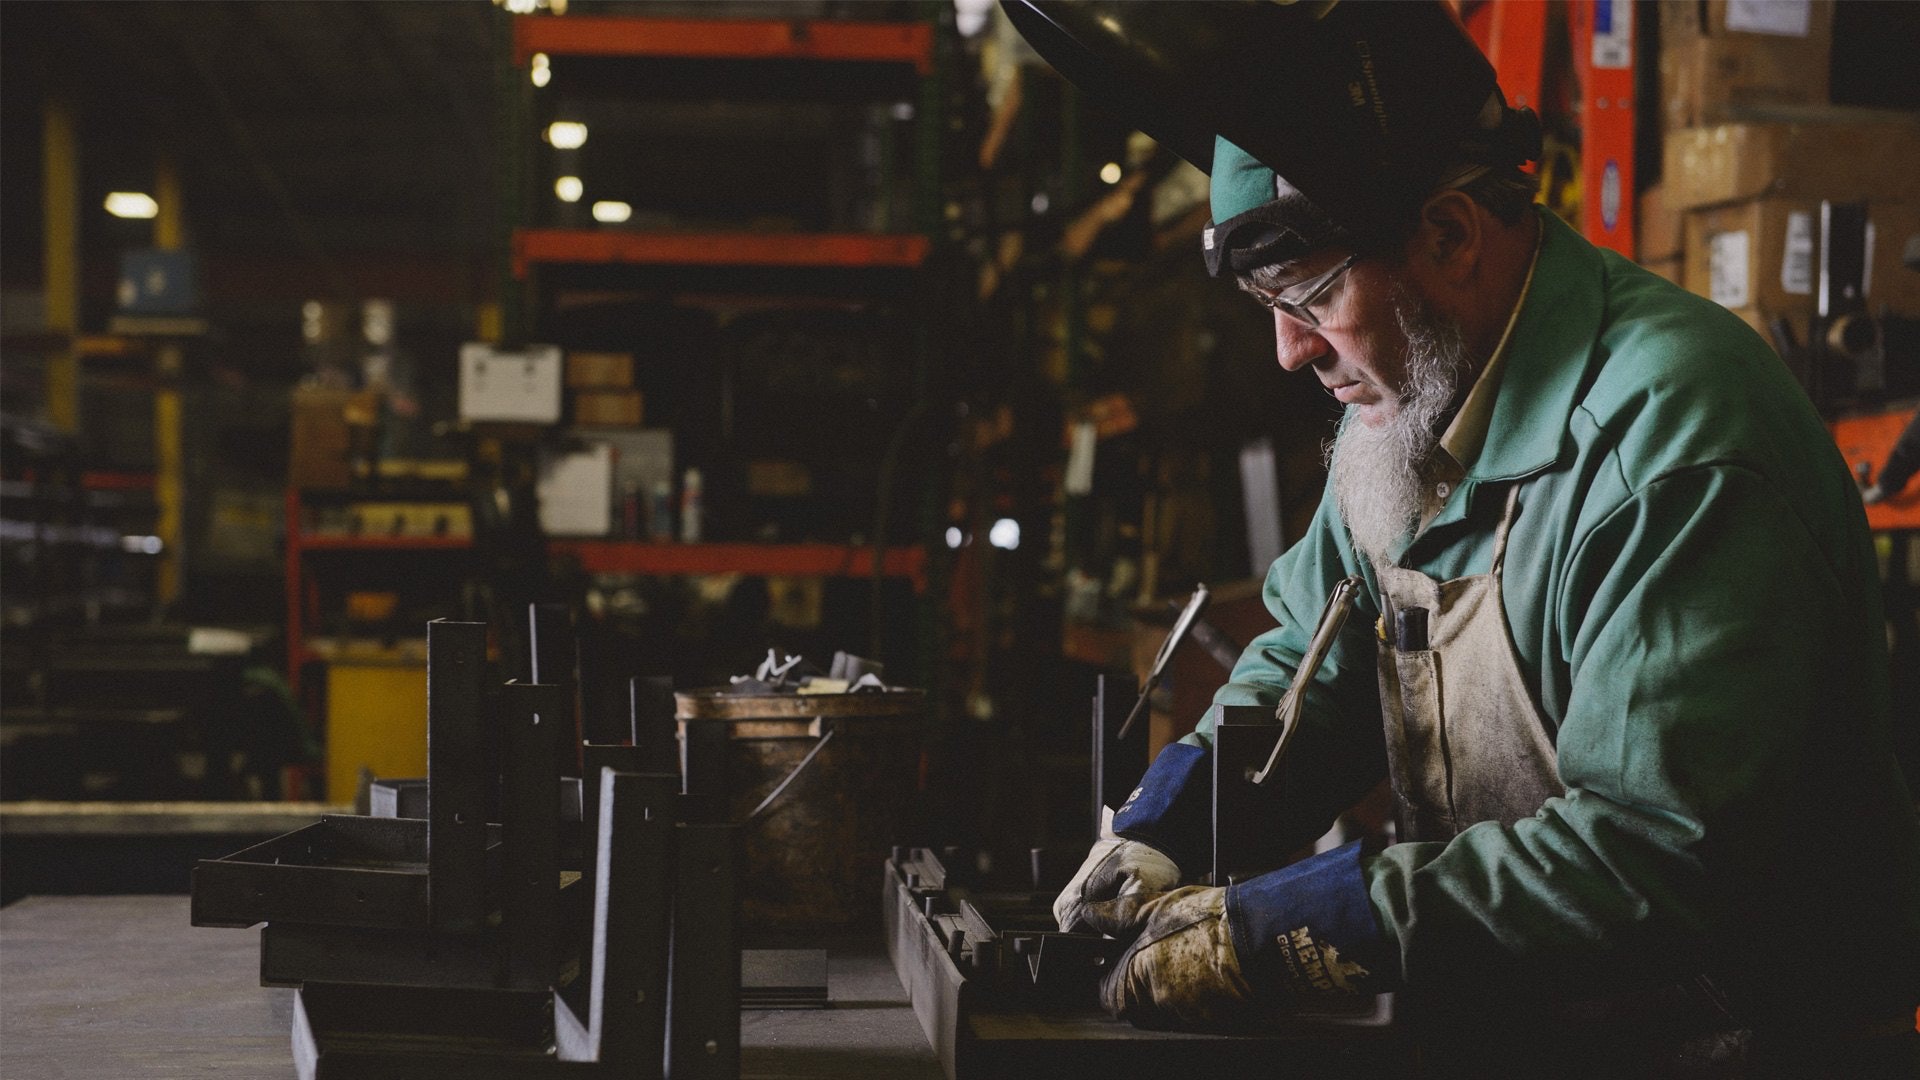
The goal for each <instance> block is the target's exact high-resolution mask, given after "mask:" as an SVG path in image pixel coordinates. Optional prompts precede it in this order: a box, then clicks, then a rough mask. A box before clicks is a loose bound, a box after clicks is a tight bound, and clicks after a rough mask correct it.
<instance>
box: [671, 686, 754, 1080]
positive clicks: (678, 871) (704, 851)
mask: <svg viewBox="0 0 1920 1080" xmlns="http://www.w3.org/2000/svg"><path fill="white" fill-rule="evenodd" d="M697 726H699V725H698V723H695V722H690V723H689V729H691V728H693V727H697ZM738 842H739V830H738V829H737V828H736V827H735V826H732V825H692V824H683V825H680V826H678V827H677V828H676V829H675V852H674V860H673V868H674V873H673V889H674V896H673V937H672V945H671V948H672V955H671V957H670V959H669V963H670V965H671V966H670V974H669V978H670V984H671V990H670V993H671V994H672V995H673V998H672V1007H671V1008H670V1009H669V1010H668V1014H667V1025H668V1031H667V1076H668V1078H669V1080H734V1078H736V1077H738V1076H739V1075H740V929H739V911H740V909H739V898H738V896H737V891H736V889H735V880H734V878H735V873H736V870H735V867H736V864H737V860H738V857H739V856H738Z"/></svg>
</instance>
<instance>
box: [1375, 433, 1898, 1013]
mask: <svg viewBox="0 0 1920 1080" xmlns="http://www.w3.org/2000/svg"><path fill="white" fill-rule="evenodd" d="M1836 557H1838V558H1842V559H1845V558H1848V557H1849V556H1848V555H1846V554H1844V553H1843V554H1841V555H1839V556H1836ZM1841 570H1842V572H1840V573H1836V572H1835V571H1836V568H1835V566H1834V565H1833V564H1832V562H1831V561H1830V557H1829V555H1827V554H1825V553H1823V551H1822V548H1821V545H1820V544H1819V543H1818V542H1817V541H1816V540H1815V539H1814V537H1813V536H1811V535H1810V534H1809V531H1808V528H1807V526H1806V525H1805V524H1804V523H1803V522H1802V521H1801V519H1800V518H1799V516H1798V515H1796V514H1795V512H1794V511H1793V509H1792V508H1791V507H1790V506H1789V505H1788V504H1787V503H1786V501H1785V500H1783V499H1782V498H1781V497H1780V495H1779V494H1778V493H1777V492H1776V491H1775V490H1773V489H1772V488H1770V487H1769V485H1768V484H1767V482H1766V481H1765V479H1764V478H1763V477H1761V476H1760V475H1759V474H1757V473H1755V472H1753V471H1751V470H1749V469H1745V468H1742V467H1738V466H1732V465H1712V466H1697V467H1691V468H1688V469H1685V470H1682V471H1678V472H1675V473H1671V474H1668V475H1666V476H1664V477H1661V478H1658V479H1655V480H1653V481H1651V482H1650V483H1649V484H1648V485H1647V486H1646V487H1645V488H1644V489H1643V490H1641V491H1639V492H1636V493H1634V494H1632V495H1631V496H1630V497H1628V498H1627V499H1626V500H1625V501H1624V503H1623V504H1622V505H1619V506H1618V507H1617V508H1615V509H1613V510H1611V511H1610V512H1608V513H1607V514H1606V516H1605V517H1603V518H1601V519H1599V520H1598V521H1597V523H1596V524H1595V525H1594V526H1593V527H1592V528H1591V529H1589V530H1587V531H1586V533H1585V535H1584V536H1582V537H1580V538H1578V539H1577V540H1576V545H1575V547H1574V548H1573V549H1572V551H1571V552H1570V561H1569V564H1568V566H1567V569H1566V573H1565V575H1564V577H1563V578H1562V579H1561V582H1560V584H1559V586H1558V587H1557V590H1556V593H1555V595H1554V597H1553V599H1552V602H1553V603H1554V604H1555V610H1554V611H1553V612H1552V613H1551V614H1550V617H1551V618H1552V619H1553V620H1555V621H1556V622H1557V623H1558V625H1559V627H1560V633H1561V640H1562V641H1563V642H1564V643H1565V644H1564V646H1563V649H1564V651H1565V655H1564V656H1563V657H1562V658H1561V659H1563V660H1564V662H1565V663H1566V664H1567V666H1568V672H1569V678H1570V682H1569V687H1570V692H1569V697H1568V707H1567V712H1566V715H1565V716H1564V718H1563V720H1562V723H1561V726H1560V729H1559V732H1558V737H1557V747H1558V756H1559V771H1560V776H1561V779H1562V782H1563V784H1564V786H1565V788H1566V794H1565V796H1564V797H1557V798H1553V799H1550V800H1548V801H1547V803H1546V804H1545V806H1544V807H1543V808H1542V809H1541V810H1540V811H1539V812H1538V813H1537V814H1536V815H1535V816H1534V817H1532V818H1529V819H1526V820H1522V821H1520V822H1517V823H1515V824H1513V825H1510V826H1503V825H1500V824H1498V823H1494V822H1483V823H1481V824H1479V825H1475V826H1473V827H1471V828H1469V829H1467V830H1465V831H1464V832H1462V833H1461V834H1460V835H1459V836H1457V837H1455V838H1454V839H1453V841H1452V842H1451V843H1417V844H1416V843H1409V844H1399V845H1395V846H1393V847H1390V848H1388V849H1386V850H1385V851H1383V852H1382V853H1380V854H1379V855H1376V856H1373V857H1371V858H1369V859H1367V860H1365V862H1364V867H1363V873H1364V878H1365V884H1366V888H1367V890H1368V893H1369V896H1370V899H1371V902H1372V905H1373V907H1374V910H1375V913H1376V915H1377V916H1378V919H1379V922H1380V926H1381V930H1382V934H1383V937H1384V944H1385V945H1386V946H1387V948H1386V949H1384V950H1383V953H1384V955H1386V956H1387V957H1388V958H1389V960H1390V962H1391V963H1392V964H1393V966H1394V967H1395V968H1397V971H1389V972H1387V973H1385V974H1389V975H1391V976H1392V977H1393V978H1394V979H1398V980H1404V981H1406V982H1408V983H1413V984H1419V985H1424V986H1428V987H1433V986H1454V987H1471V986H1476V985H1477V986H1483V987H1484V986H1494V985H1501V986H1529V985H1534V986H1541V985H1544V986H1552V987H1567V986H1584V987H1587V988H1589V989H1600V988H1605V987H1608V986H1612V985H1624V984H1626V983H1631V982H1638V981H1640V980H1641V979H1660V978H1679V977H1684V976H1687V975H1689V974H1691V973H1695V972H1698V971H1700V970H1702V966H1701V965H1702V964H1703V963H1705V962H1706V961H1707V960H1708V957H1707V956H1706V955H1703V952H1702V950H1703V947H1704V948H1711V945H1710V944H1708V943H1710V942H1711V941H1712V940H1713V938H1714V936H1715V935H1716V934H1721V935H1725V934H1730V933H1760V932H1761V929H1760V928H1759V927H1751V928H1749V929H1746V930H1737V929H1736V927H1737V926H1738V925H1739V923H1740V920H1739V917H1738V914H1737V913H1738V912H1740V911H1742V910H1743V909H1744V910H1756V911H1757V910H1765V909H1767V906H1768V904H1769V901H1768V899H1767V898H1766V896H1765V895H1764V894H1766V893H1768V892H1769V891H1770V890H1777V889H1780V888H1783V887H1792V885H1791V883H1790V882H1789V881H1788V880H1787V879H1789V878H1790V877H1791V876H1792V875H1791V874H1789V873H1787V872H1785V871H1783V870H1782V869H1781V867H1782V865H1783V863H1782V862H1781V861H1780V860H1782V859H1783V858H1795V857H1799V856H1795V855H1791V854H1790V853H1792V852H1798V851H1804V850H1807V849H1810V848H1818V847H1820V846H1821V845H1822V844H1825V843H1827V842H1826V841H1823V840H1820V839H1818V838H1810V837H1807V836H1806V835H1804V830H1805V828H1806V826H1805V824H1804V821H1800V820H1796V819H1797V818H1800V817H1801V815H1800V814H1798V813H1797V811H1796V807H1804V806H1805V805H1806V803H1804V802H1803V801H1800V799H1801V797H1802V795H1803V792H1801V791H1800V790H1799V787H1800V785H1803V784H1804V783H1805V780H1804V777H1805V775H1806V772H1807V765H1806V762H1805V760H1804V757H1805V755H1806V753H1807V750H1808V745H1809V743H1808V738H1809V732H1808V730H1807V729H1808V727H1809V725H1810V721H1811V719H1812V718H1815V717H1818V716H1820V715H1821V713H1822V709H1823V706H1824V707H1828V708H1832V707H1834V706H1835V705H1838V706H1839V707H1841V708H1848V709H1851V708H1852V707H1853V706H1855V705H1858V704H1859V699H1858V696H1857V695H1858V693H1859V692H1856V694H1855V696H1854V697H1853V698H1850V699H1847V700H1846V701H1845V702H1841V700H1840V697H1841V696H1842V695H1844V694H1845V693H1846V692H1845V691H1836V688H1835V687H1834V686H1833V685H1832V680H1831V678H1830V677H1828V676H1830V674H1831V673H1830V671H1823V670H1822V669H1823V667H1831V665H1830V664H1828V663H1825V662H1823V659H1822V658H1823V657H1832V656H1833V655H1835V653H1836V652H1838V651H1839V650H1841V649H1855V650H1858V649H1859V648H1861V647H1862V638H1863V635H1862V632H1861V626H1862V622H1863V620H1866V621H1869V622H1870V621H1873V617H1874V612H1875V611H1877V606H1876V605H1875V603H1874V602H1873V601H1872V600H1870V599H1868V598H1866V597H1863V596H1858V595H1849V594H1848V589H1847V587H1846V586H1845V585H1844V584H1843V582H1845V581H1849V580H1859V579H1860V577H1861V575H1860V574H1859V573H1858V568H1857V567H1844V568H1841ZM1868 580H1870V578H1868ZM1871 637H1872V635H1871V634H1868V635H1866V638H1867V639H1868V645H1867V647H1871ZM1856 674H1857V672H1856ZM1854 711H1857V712H1868V711H1870V710H1869V709H1858V710H1854ZM1831 722H1833V723H1835V724H1836V726H1837V728H1838V730H1833V731H1828V732H1825V733H1823V734H1822V735H1821V737H1822V738H1830V739H1836V740H1838V739H1853V738H1858V737H1859V736H1860V734H1861V732H1860V731H1859V730H1856V731H1847V730H1844V729H1845V727H1846V725H1847V724H1848V723H1850V721H1845V720H1838V721H1831ZM1852 723H1856V724H1858V726H1859V727H1860V728H1861V729H1863V730H1864V729H1866V728H1867V727H1869V725H1866V724H1864V723H1860V722H1858V721H1852ZM1835 779H1837V778H1835ZM1893 812H1895V813H1897V812H1899V811H1898V810H1897V809H1895V810H1894V811H1893ZM1819 932H1820V933H1821V934H1825V935H1832V934H1833V933H1836V932H1844V930H1841V931H1836V930H1835V929H1834V928H1833V927H1831V926H1829V927H1825V928H1822V929H1821V930H1820V931H1819ZM1796 951H1798V952H1801V953H1806V952H1812V951H1816V950H1808V949H1799V950H1796V949H1794V948H1793V947H1792V946H1790V945H1789V944H1788V943H1786V942H1783V943H1782V948H1781V957H1782V959H1781V962H1782V963H1785V962H1787V959H1786V957H1787V956H1788V955H1791V954H1792V953H1794V952H1796Z"/></svg>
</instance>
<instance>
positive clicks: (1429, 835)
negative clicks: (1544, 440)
mask: <svg viewBox="0 0 1920 1080" xmlns="http://www.w3.org/2000/svg"><path fill="white" fill-rule="evenodd" d="M1518 496H1519V488H1518V487H1517V486H1516V487H1515V488H1513V489H1512V490H1511V491H1509V492H1508V494H1507V506H1506V511H1505V513H1504V514H1503V515H1502V516H1501V518H1500V530H1499V532H1497V533H1496V534H1495V535H1494V541H1493V566H1492V568H1491V569H1489V570H1488V571H1487V572H1486V573H1484V574H1476V575H1474V576H1472V577H1463V578H1455V579H1453V580H1452V581H1435V580H1434V579H1433V578H1430V577H1428V576H1427V575H1425V574H1422V573H1420V572H1419V571H1418V570H1407V569H1403V568H1401V567H1398V566H1382V567H1380V568H1379V578H1380V592H1381V598H1380V608H1381V612H1382V616H1381V622H1380V629H1381V633H1380V635H1379V637H1380V639H1381V640H1380V643H1379V649H1380V665H1379V667H1380V707H1381V710H1382V711H1383V713H1384V714H1385V715H1384V720H1385V723H1386V732H1387V765H1388V769H1389V773H1388V775H1389V776H1390V777H1391V778H1392V782H1393V797H1394V808H1395V811H1396V816H1397V818H1398V824H1399V838H1400V839H1402V840H1450V839H1452V838H1453V836H1454V835H1455V834H1456V833H1458V832H1459V831H1460V830H1462V829H1464V828H1466V827H1467V826H1469V825H1472V824H1474V823H1476V822H1481V821H1498V822H1501V823H1502V824H1512V823H1513V822H1516V821H1519V820H1521V819H1522V818H1529V817H1532V816H1533V814H1534V812H1535V811H1537V810H1539V809H1540V804H1541V803H1544V802H1546V801H1547V799H1549V798H1551V797H1552V796H1555V795H1563V794H1565V793H1566V790H1565V789H1564V788H1563V787H1561V785H1560V775H1559V772H1558V770H1557V768H1556V759H1555V757H1554V751H1553V738H1552V735H1551V734H1550V728H1551V723H1550V721H1548V720H1547V718H1546V717H1544V716H1542V715H1541V713H1540V710H1539V709H1538V708H1536V707H1535V706H1534V703H1533V695H1532V694H1531V693H1530V692H1529V691H1528V689H1527V681H1526V678H1525V676H1523V675H1522V674H1521V672H1520V658H1519V656H1517V655H1516V654H1515V653H1514V651H1513V641H1512V638H1511V636H1510V635H1509V634H1508V633H1507V616H1506V607H1505V605H1504V602H1503V599H1502V597H1501V590H1500V567H1501V564H1502V563H1503V562H1504V561H1505V560H1506V555H1507V532H1508V529H1509V528H1510V527H1511V526H1512V524H1513V517H1514V509H1515V506H1516V505H1517V501H1518ZM1421 622H1424V624H1425V631H1424V640H1421V637H1422V635H1421V633H1420V630H1419V624H1420V623H1421Z"/></svg>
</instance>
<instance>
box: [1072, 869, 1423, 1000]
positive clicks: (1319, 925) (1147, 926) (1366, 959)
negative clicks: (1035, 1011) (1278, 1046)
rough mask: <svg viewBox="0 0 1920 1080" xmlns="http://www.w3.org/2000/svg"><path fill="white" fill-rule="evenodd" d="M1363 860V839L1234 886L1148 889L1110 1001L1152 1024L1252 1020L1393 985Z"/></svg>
mask: <svg viewBox="0 0 1920 1080" xmlns="http://www.w3.org/2000/svg"><path fill="white" fill-rule="evenodd" d="M1360 867H1361V846H1360V845H1359V844H1358V843H1355V844H1348V845H1347V846H1345V847H1342V848H1337V849H1335V850H1333V851H1328V852H1324V853H1322V854H1319V855H1314V856H1312V857H1310V858H1307V859H1302V860H1301V861H1299V862H1297V863H1294V864H1292V865H1291V866H1287V867H1283V868H1281V869H1279V870H1275V871H1273V872H1272V873H1268V874H1262V875H1260V876H1259V877H1256V878H1252V879H1250V880H1247V881H1244V882H1240V883H1238V884H1235V885H1231V886H1228V887H1226V888H1202V887H1199V886H1189V887H1187V888H1184V889H1175V890H1173V891H1172V892H1168V893H1163V894H1161V895H1158V896H1147V897H1143V898H1142V899H1141V900H1140V901H1139V902H1138V903H1137V905H1136V910H1137V915H1138V920H1139V925H1140V933H1139V936H1138V937H1137V938H1135V939H1134V942H1133V944H1132V945H1130V946H1129V947H1128V948H1127V950H1126V952H1124V953H1122V954H1121V956H1120V959H1119V961H1118V962H1117V963H1116V964H1115V965H1114V968H1113V970H1112V971H1110V972H1109V973H1108V974H1107V977H1106V979H1105V980H1104V981H1103V982H1102V983H1101V987H1100V995H1101V1003H1102V1004H1103V1005H1105V1006H1106V1008H1107V1011H1108V1012H1111V1013H1113V1014H1114V1015H1115V1016H1117V1017H1120V1018H1121V1019H1125V1020H1130V1021H1132V1022H1133V1023H1135V1024H1137V1025H1139V1026H1141V1027H1150V1028H1172V1029H1179V1030H1190V1031H1245V1030H1252V1029H1256V1028H1258V1027H1260V1026H1261V1025H1263V1024H1268V1023H1271V1022H1272V1021H1273V1020H1275V1019H1276V1018H1278V1017H1280V1016H1282V1015H1285V1014H1286V1013H1288V1012H1292V1011H1296V1010H1299V1009H1311V1008H1313V1007H1314V1006H1316V1005H1317V1004H1321V1003H1324V1002H1326V1001H1327V1000H1328V999H1331V998H1348V999H1351V998H1353V997H1355V996H1359V995H1368V994H1374V993H1378V992H1380V991H1382V990H1386V989H1391V987H1392V983H1393V981H1394V980H1393V973H1392V971H1391V970H1390V969H1391V966H1392V957H1391V955H1390V950H1389V949H1388V947H1387V946H1386V945H1385V943H1384V941H1383V940H1382V937H1381V934H1380V930H1379V926H1378V921H1377V919H1376V918H1375V916H1374V914H1373V910H1372V907H1371V906H1370V904H1369V902H1368V899H1367V893H1366V888H1365V884H1364V881H1363V879H1362V874H1361V869H1360Z"/></svg>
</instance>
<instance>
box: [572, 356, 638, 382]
mask: <svg viewBox="0 0 1920 1080" xmlns="http://www.w3.org/2000/svg"><path fill="white" fill-rule="evenodd" d="M632 388H633V354H632V353H612V352H570V353H568V354H567V389H569V390H630V389H632Z"/></svg>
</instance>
